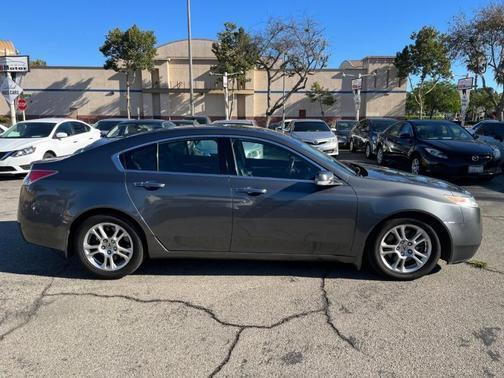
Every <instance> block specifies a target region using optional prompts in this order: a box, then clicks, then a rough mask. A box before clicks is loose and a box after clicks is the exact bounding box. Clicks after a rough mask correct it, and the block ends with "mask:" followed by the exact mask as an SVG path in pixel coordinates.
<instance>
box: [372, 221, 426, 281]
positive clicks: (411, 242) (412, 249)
mask: <svg viewBox="0 0 504 378" xmlns="http://www.w3.org/2000/svg"><path fill="white" fill-rule="evenodd" d="M431 253H432V240H431V238H430V236H429V234H428V233H427V231H425V230H424V229H423V228H422V227H420V226H417V225H414V224H400V225H397V226H394V227H392V228H391V229H390V230H388V231H387V232H386V233H385V235H384V236H383V238H382V240H381V241H380V258H381V261H382V262H383V264H384V265H385V267H386V268H387V269H389V270H391V271H392V272H395V273H403V274H405V273H413V272H416V271H418V270H419V269H420V268H422V267H423V266H424V265H425V264H426V263H427V261H429V258H430V256H431Z"/></svg>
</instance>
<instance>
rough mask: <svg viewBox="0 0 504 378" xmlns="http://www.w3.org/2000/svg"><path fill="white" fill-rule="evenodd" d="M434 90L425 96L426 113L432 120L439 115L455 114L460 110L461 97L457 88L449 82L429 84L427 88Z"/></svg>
mask: <svg viewBox="0 0 504 378" xmlns="http://www.w3.org/2000/svg"><path fill="white" fill-rule="evenodd" d="M430 86H433V87H434V89H433V90H432V91H430V92H429V93H428V94H427V95H426V96H425V111H426V113H427V114H428V115H429V118H432V117H433V116H434V115H435V114H437V113H444V114H455V113H457V112H458V111H459V110H460V96H459V94H458V91H457V87H456V86H455V85H454V84H452V83H450V82H447V81H443V82H440V83H438V84H437V85H434V84H433V83H427V85H426V87H427V88H429V87H430Z"/></svg>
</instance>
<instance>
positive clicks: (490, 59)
mask: <svg viewBox="0 0 504 378" xmlns="http://www.w3.org/2000/svg"><path fill="white" fill-rule="evenodd" d="M448 46H449V49H450V53H451V56H452V58H454V59H458V60H461V61H463V62H464V63H465V65H466V66H467V69H468V70H469V71H471V72H473V73H474V74H475V75H477V76H479V77H481V81H482V85H483V88H485V89H486V88H487V85H486V78H485V74H487V71H488V70H489V69H490V70H492V73H493V78H494V80H495V81H496V82H497V83H498V84H500V85H504V47H503V46H504V3H496V4H490V5H487V6H485V7H483V8H481V9H480V10H478V11H477V12H476V14H475V15H474V17H473V18H472V19H469V20H468V19H467V18H466V17H465V16H464V15H460V16H458V17H456V18H455V19H454V20H453V22H452V25H451V28H450V32H449V35H448ZM488 90H489V89H488ZM489 91H490V90H489ZM489 96H490V97H489V98H492V99H493V100H492V101H494V105H495V107H496V111H497V113H498V115H499V117H500V118H501V119H502V117H503V115H502V113H503V111H504V91H503V92H502V93H501V94H500V95H499V96H498V97H496V98H494V97H493V96H492V95H491V94H490V93H489Z"/></svg>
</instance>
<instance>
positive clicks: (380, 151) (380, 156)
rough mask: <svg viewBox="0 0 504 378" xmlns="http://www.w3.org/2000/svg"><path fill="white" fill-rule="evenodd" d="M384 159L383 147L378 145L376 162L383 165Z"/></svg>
mask: <svg viewBox="0 0 504 378" xmlns="http://www.w3.org/2000/svg"><path fill="white" fill-rule="evenodd" d="M384 161H385V160H384V155H383V147H382V146H378V150H377V151H376V162H377V163H378V165H383V163H384Z"/></svg>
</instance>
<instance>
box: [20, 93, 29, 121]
mask: <svg viewBox="0 0 504 378" xmlns="http://www.w3.org/2000/svg"><path fill="white" fill-rule="evenodd" d="M17 108H18V110H20V111H21V114H22V115H23V121H26V113H25V111H26V109H27V108H28V103H27V102H26V100H25V98H24V97H19V99H18V101H17Z"/></svg>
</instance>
